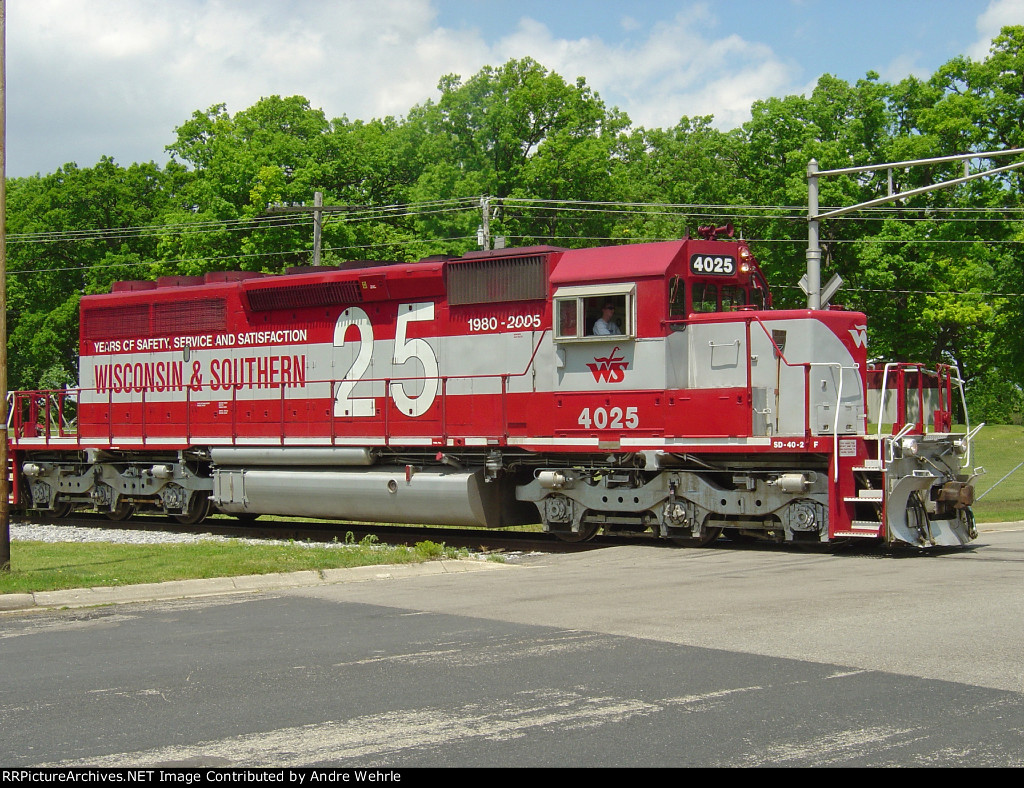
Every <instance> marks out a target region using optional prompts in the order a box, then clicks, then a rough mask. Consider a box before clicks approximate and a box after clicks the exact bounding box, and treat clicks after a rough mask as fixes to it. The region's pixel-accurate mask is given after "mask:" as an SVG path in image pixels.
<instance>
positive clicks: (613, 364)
mask: <svg viewBox="0 0 1024 788" xmlns="http://www.w3.org/2000/svg"><path fill="white" fill-rule="evenodd" d="M618 352H619V347H618V345H616V346H615V347H614V348H613V349H612V352H611V353H609V354H608V355H607V356H606V357H605V358H597V357H595V358H594V363H593V364H590V363H588V364H587V366H588V367H589V368H590V371H591V372H592V373H593V375H594V380H596V381H597V382H598V383H600V382H601V381H602V380H603V381H604V382H605V383H621V382H622V381H623V380H625V378H626V369H627V368H628V367H629V362H628V361H626V357H625V356H616V353H618Z"/></svg>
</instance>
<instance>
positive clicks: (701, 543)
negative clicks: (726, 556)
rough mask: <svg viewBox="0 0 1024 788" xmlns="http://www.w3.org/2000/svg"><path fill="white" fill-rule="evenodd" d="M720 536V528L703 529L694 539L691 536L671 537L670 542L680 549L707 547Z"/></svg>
mask: <svg viewBox="0 0 1024 788" xmlns="http://www.w3.org/2000/svg"><path fill="white" fill-rule="evenodd" d="M721 535H722V529H721V528H705V529H704V532H703V533H702V534H701V535H700V536H698V537H697V538H696V539H695V538H694V537H692V536H688V537H683V536H673V537H672V541H673V542H674V543H675V544H677V545H679V546H680V547H707V546H708V545H709V544H712V543H713V542H714V541H715V540H716V539H718V537H719V536H721Z"/></svg>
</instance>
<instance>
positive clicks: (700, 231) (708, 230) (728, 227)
mask: <svg viewBox="0 0 1024 788" xmlns="http://www.w3.org/2000/svg"><path fill="white" fill-rule="evenodd" d="M734 232H735V228H734V227H733V226H732V223H731V222H729V223H728V224H723V225H722V226H721V227H713V226H712V225H710V224H704V225H701V226H700V227H698V228H697V235H699V236H700V237H701V238H703V239H704V240H705V241H714V240H715V239H716V238H717V237H718V236H719V235H723V234H724V235H725V237H726V238H732V236H733V233H734Z"/></svg>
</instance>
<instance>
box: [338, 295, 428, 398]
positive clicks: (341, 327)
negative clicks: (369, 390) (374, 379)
mask: <svg viewBox="0 0 1024 788" xmlns="http://www.w3.org/2000/svg"><path fill="white" fill-rule="evenodd" d="M433 319H434V304H433V302H425V303H421V304H402V305H400V306H399V307H398V321H397V323H396V325H395V352H394V355H393V357H392V359H391V361H392V364H393V365H394V366H395V367H400V366H402V365H403V364H405V363H406V362H408V361H410V360H411V359H416V360H417V361H419V362H420V365H421V366H422V367H423V375H422V384H423V386H422V390H421V391H420V393H419V394H416V395H410V394H409V393H408V391H407V390H406V382H405V381H397V382H395V383H392V384H391V388H390V391H389V392H388V393H389V394H390V395H391V399H393V400H394V402H395V405H396V406H398V408H400V409H401V411H402V413H404V414H406V415H407V416H413V417H415V416H422V415H423V414H424V413H426V412H427V411H428V410H430V406H431V405H433V404H434V400H435V399H436V398H437V389H438V386H439V380H438V366H437V356H436V355H434V349H433V348H432V347H430V345H429V344H427V342H426V340H424V339H408V337H407V335H408V331H409V323H412V322H415V321H417V320H433ZM351 328H355V329H356V330H357V331H358V333H359V350H358V351H357V353H356V357H355V359H354V360H353V362H352V365H351V366H350V367H349V369H348V372H346V373H345V377H344V378H343V379H342V381H341V382H340V383H339V384H338V391H337V393H336V395H335V398H334V415H335V416H341V417H349V418H351V417H361V416H373V415H375V413H376V406H375V403H374V399H373V397H353V396H352V389H353V388H355V385H356V383H358V382H359V381H360V380H361V379H362V377H363V375H365V374H366V370H367V369H368V368H369V366H370V359H371V358H372V356H373V325H372V324H371V323H370V317H369V315H367V314H366V312H364V311H363V310H362V309H360V308H359V307H357V306H353V307H349V308H348V309H346V310H345V311H344V312H342V313H341V314H340V315H339V316H338V321H337V323H335V324H334V343H333V344H334V347H343V346H344V345H345V340H346V336H347V335H348V332H349V329H351ZM406 377H409V378H420V376H419V375H417V374H416V373H415V372H412V373H410V374H407V375H406Z"/></svg>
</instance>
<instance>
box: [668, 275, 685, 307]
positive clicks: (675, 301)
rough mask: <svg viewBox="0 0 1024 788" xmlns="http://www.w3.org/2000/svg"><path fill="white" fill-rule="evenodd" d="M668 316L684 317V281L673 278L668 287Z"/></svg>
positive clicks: (679, 278) (680, 278) (678, 277)
mask: <svg viewBox="0 0 1024 788" xmlns="http://www.w3.org/2000/svg"><path fill="white" fill-rule="evenodd" d="M668 316H669V317H686V280H685V279H683V277H681V276H673V277H672V281H671V282H670V283H669V286H668Z"/></svg>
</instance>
